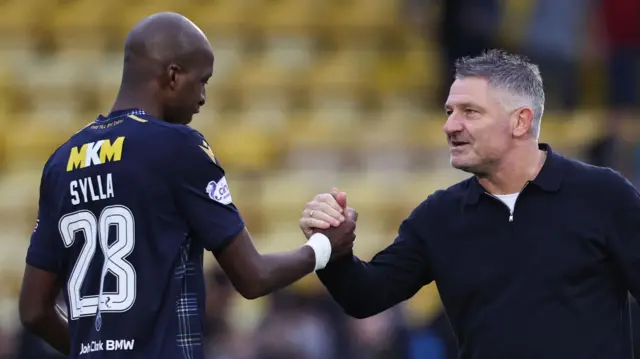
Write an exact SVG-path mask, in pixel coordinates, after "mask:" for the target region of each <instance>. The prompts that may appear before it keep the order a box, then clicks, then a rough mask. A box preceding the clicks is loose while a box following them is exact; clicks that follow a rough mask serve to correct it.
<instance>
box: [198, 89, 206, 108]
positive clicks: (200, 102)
mask: <svg viewBox="0 0 640 359" xmlns="http://www.w3.org/2000/svg"><path fill="white" fill-rule="evenodd" d="M205 102H207V95H206V94H205V93H204V91H203V92H202V93H201V94H200V101H199V102H198V105H200V107H202V106H204V103H205Z"/></svg>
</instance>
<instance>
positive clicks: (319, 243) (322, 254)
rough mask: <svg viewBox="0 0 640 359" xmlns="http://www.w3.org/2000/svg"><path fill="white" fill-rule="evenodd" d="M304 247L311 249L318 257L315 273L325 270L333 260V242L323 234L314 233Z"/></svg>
mask: <svg viewBox="0 0 640 359" xmlns="http://www.w3.org/2000/svg"><path fill="white" fill-rule="evenodd" d="M304 245H306V246H309V247H311V249H313V252H314V254H315V257H316V264H315V268H314V271H317V270H320V269H323V268H324V267H326V266H327V264H328V263H329V259H331V241H330V240H329V238H328V237H327V236H325V235H324V234H322V233H314V234H313V235H312V236H311V237H309V240H308V241H307V243H305V244H304Z"/></svg>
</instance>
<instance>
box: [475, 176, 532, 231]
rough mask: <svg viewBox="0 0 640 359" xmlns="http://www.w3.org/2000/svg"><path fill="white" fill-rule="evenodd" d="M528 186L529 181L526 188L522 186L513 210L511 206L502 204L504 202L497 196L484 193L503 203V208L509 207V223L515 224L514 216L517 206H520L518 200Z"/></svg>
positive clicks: (525, 185)
mask: <svg viewBox="0 0 640 359" xmlns="http://www.w3.org/2000/svg"><path fill="white" fill-rule="evenodd" d="M527 185H529V181H527V182H526V183H525V184H524V186H522V188H521V189H520V192H519V193H518V197H516V201H515V202H514V203H513V210H511V208H509V206H507V204H506V203H504V202H502V200H501V199H500V198H498V197H496V196H495V195H493V194H491V193H489V192H486V191H485V192H484V193H485V194H486V195H488V196H489V197H491V198H494V199H495V200H497V201H498V202H500V203H502V205H503V206H505V207H507V209H508V210H509V222H513V214H514V213H515V211H516V205H517V204H518V200H519V199H520V196H521V195H522V191H524V189H525V187H527Z"/></svg>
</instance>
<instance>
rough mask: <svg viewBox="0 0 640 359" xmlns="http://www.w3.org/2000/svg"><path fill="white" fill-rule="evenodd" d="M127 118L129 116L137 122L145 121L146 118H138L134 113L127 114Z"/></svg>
mask: <svg viewBox="0 0 640 359" xmlns="http://www.w3.org/2000/svg"><path fill="white" fill-rule="evenodd" d="M129 118H130V119H132V120H136V121H138V122H142V123H145V122H147V120H145V119H142V118H140V117H138V116H136V115H129Z"/></svg>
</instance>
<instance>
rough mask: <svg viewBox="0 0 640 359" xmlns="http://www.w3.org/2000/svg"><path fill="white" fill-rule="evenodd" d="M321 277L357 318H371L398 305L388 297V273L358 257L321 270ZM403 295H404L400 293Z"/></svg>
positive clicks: (332, 293)
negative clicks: (386, 274)
mask: <svg viewBox="0 0 640 359" xmlns="http://www.w3.org/2000/svg"><path fill="white" fill-rule="evenodd" d="M317 274H318V277H319V278H320V281H321V282H322V284H324V286H325V287H326V288H327V290H328V291H329V293H330V294H331V296H332V297H333V299H334V300H335V301H336V302H338V304H340V306H341V307H342V308H343V310H344V311H345V313H347V314H348V315H350V316H352V317H355V318H367V317H370V316H373V315H375V314H378V313H380V312H382V311H384V310H386V309H388V308H390V307H392V306H393V305H395V304H396V301H395V299H394V296H390V295H387V293H389V292H390V291H393V289H391V288H388V281H386V280H385V278H384V277H383V275H384V273H382V271H380V270H378V269H377V268H376V267H375V266H373V265H371V264H370V263H366V262H364V261H361V260H360V259H358V258H357V257H355V256H351V257H347V258H341V259H339V260H337V261H335V262H332V263H330V264H329V265H328V266H327V267H326V268H325V269H322V270H319V271H317ZM397 294H401V293H397Z"/></svg>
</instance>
